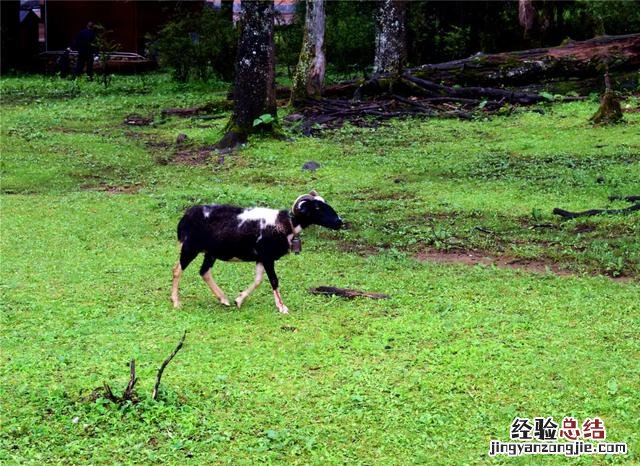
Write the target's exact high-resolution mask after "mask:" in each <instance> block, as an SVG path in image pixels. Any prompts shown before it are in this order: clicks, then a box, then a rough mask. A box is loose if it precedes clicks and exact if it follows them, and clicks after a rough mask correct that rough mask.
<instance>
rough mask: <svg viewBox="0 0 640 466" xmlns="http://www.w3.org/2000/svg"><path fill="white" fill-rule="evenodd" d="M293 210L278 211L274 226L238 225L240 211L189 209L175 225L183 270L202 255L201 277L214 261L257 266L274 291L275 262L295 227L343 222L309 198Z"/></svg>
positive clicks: (334, 226) (222, 207)
mask: <svg viewBox="0 0 640 466" xmlns="http://www.w3.org/2000/svg"><path fill="white" fill-rule="evenodd" d="M296 206H298V207H296ZM296 206H294V209H293V211H294V213H289V212H287V211H286V210H280V211H278V212H277V217H276V222H275V225H269V224H265V223H264V222H261V220H259V219H258V220H244V221H240V219H239V218H238V216H239V215H241V214H242V213H243V212H245V211H247V210H249V209H244V208H241V207H235V206H230V205H198V206H194V207H191V208H189V209H188V210H187V211H186V212H185V214H184V216H183V217H182V219H180V222H179V223H178V232H177V233H178V241H180V242H181V243H182V249H181V251H180V266H181V268H182V270H184V269H186V268H187V267H188V266H189V264H190V263H191V262H192V261H193V260H194V259H195V258H196V256H197V255H198V254H200V253H201V252H203V253H204V260H203V262H202V266H201V267H200V274H201V275H204V274H206V273H207V271H208V270H209V269H211V267H213V264H214V262H215V261H216V260H217V259H220V260H223V261H228V260H232V259H239V260H241V261H245V262H259V263H261V264H262V265H263V266H264V268H265V272H266V273H267V276H268V277H269V281H270V283H271V286H272V288H273V289H274V290H276V289H277V288H278V277H277V276H276V273H275V261H277V260H278V259H280V258H281V257H282V256H284V255H285V254H287V253H288V252H289V248H290V244H289V240H290V238H291V237H292V236H293V235H294V233H295V231H294V229H295V227H298V226H300V227H301V228H306V227H307V226H309V225H312V224H316V225H321V226H325V227H327V228H332V229H339V228H340V227H341V226H342V220H341V219H340V217H339V216H338V215H337V214H336V212H335V211H334V210H333V209H332V208H331V206H329V205H328V204H327V203H326V202H322V201H320V200H317V199H314V198H313V197H312V196H309V197H308V198H305V199H302V200H300V201H299V202H298V203H296ZM206 214H208V215H206Z"/></svg>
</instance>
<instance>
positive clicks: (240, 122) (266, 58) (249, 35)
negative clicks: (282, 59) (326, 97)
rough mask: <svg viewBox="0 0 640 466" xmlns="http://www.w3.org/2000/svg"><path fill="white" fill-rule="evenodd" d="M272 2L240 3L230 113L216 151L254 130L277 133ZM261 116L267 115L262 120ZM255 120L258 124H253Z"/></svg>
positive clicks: (229, 145)
mask: <svg viewBox="0 0 640 466" xmlns="http://www.w3.org/2000/svg"><path fill="white" fill-rule="evenodd" d="M273 19H274V14H273V0H245V1H243V2H242V18H241V20H240V27H241V32H240V37H239V39H238V51H237V56H236V71H235V79H234V84H233V96H234V101H235V104H234V111H233V115H232V116H231V119H230V120H229V123H227V126H226V134H225V135H224V137H223V138H222V139H221V140H220V141H219V142H218V144H217V148H218V149H230V148H233V147H236V146H238V145H239V144H242V143H244V142H246V140H247V137H248V136H249V134H251V133H252V132H254V131H255V130H256V129H261V130H267V131H272V132H274V131H276V132H277V131H278V130H279V126H278V120H277V107H276V85H275V74H276V73H275V49H274V44H273ZM264 115H270V117H268V118H264V117H263V116H264ZM259 117H263V118H262V124H260V125H258V126H256V125H254V122H255V120H256V119H258V118H259Z"/></svg>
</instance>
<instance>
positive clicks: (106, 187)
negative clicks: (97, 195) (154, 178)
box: [80, 183, 142, 194]
mask: <svg viewBox="0 0 640 466" xmlns="http://www.w3.org/2000/svg"><path fill="white" fill-rule="evenodd" d="M80 189H82V190H84V191H100V192H105V193H108V194H135V193H137V192H138V191H140V189H142V185H141V184H129V185H124V186H114V185H111V184H107V183H100V184H98V185H93V184H85V185H82V186H80Z"/></svg>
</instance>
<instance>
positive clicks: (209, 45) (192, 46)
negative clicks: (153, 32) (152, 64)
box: [151, 8, 237, 82]
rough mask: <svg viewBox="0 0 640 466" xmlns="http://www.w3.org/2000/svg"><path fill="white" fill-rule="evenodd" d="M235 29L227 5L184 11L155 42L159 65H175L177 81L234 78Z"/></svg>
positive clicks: (154, 48)
mask: <svg viewBox="0 0 640 466" xmlns="http://www.w3.org/2000/svg"><path fill="white" fill-rule="evenodd" d="M236 42H237V35H236V30H235V29H234V27H233V23H232V21H231V12H230V11H229V9H228V8H222V9H219V10H214V9H212V8H203V9H202V10H201V11H199V12H189V13H183V14H182V15H181V16H180V17H178V18H176V19H175V20H173V21H170V22H169V23H167V24H166V25H165V26H164V27H163V28H162V29H161V30H160V32H159V33H158V36H157V38H156V39H155V40H154V41H153V42H152V46H151V49H152V53H155V54H157V56H158V58H159V60H160V64H161V65H163V66H168V67H170V68H172V70H173V71H172V76H173V78H174V79H175V80H176V81H179V82H186V81H188V80H189V78H194V77H195V78H198V79H201V80H206V79H208V78H209V77H212V76H215V77H218V78H220V79H222V80H225V81H231V80H232V79H233V71H234V66H235V56H236Z"/></svg>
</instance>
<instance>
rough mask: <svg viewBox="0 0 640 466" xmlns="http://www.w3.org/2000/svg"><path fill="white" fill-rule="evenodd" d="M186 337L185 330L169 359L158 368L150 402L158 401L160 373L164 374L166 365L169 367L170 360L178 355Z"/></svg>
mask: <svg viewBox="0 0 640 466" xmlns="http://www.w3.org/2000/svg"><path fill="white" fill-rule="evenodd" d="M186 336H187V331H186V330H185V331H184V333H183V334H182V338H180V341H179V342H178V346H176V349H174V350H173V352H172V353H171V354H170V355H169V357H168V358H167V359H165V360H164V362H163V363H162V365H161V366H160V369H159V370H158V375H157V376H156V384H155V385H154V387H153V393H152V394H151V399H152V400H154V401H155V400H157V399H158V390H159V388H160V379H161V378H162V373H163V372H164V369H165V368H166V367H167V365H169V363H170V362H171V360H172V359H173V358H174V356H175V355H176V354H177V353H178V351H180V348H182V344H183V343H184V339H185V337H186Z"/></svg>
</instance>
